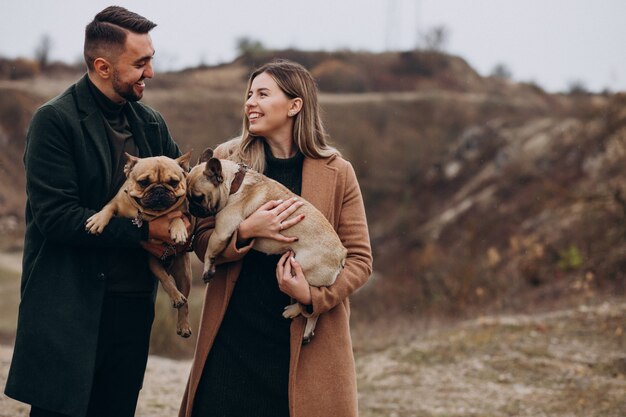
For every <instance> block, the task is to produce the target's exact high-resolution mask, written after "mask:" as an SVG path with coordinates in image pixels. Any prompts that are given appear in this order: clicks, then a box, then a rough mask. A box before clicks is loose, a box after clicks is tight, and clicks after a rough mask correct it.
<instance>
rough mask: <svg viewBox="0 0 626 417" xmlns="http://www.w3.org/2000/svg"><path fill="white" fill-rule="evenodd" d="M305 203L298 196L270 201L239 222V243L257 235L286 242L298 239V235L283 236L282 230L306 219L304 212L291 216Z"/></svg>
mask: <svg viewBox="0 0 626 417" xmlns="http://www.w3.org/2000/svg"><path fill="white" fill-rule="evenodd" d="M303 204H304V203H303V202H302V200H300V199H299V198H298V197H294V198H290V199H289V200H285V201H282V200H271V201H268V202H267V203H265V204H263V205H262V206H261V207H259V208H258V209H257V211H255V212H254V213H252V214H251V215H250V216H248V218H247V219H245V220H244V221H242V222H241V224H239V233H238V235H237V237H238V243H243V242H245V241H247V240H250V239H252V238H255V237H265V238H269V239H274V240H277V241H279V242H286V243H291V242H295V241H297V240H298V238H297V237H287V236H283V235H282V234H281V233H280V232H281V231H283V230H285V229H289V228H290V227H291V226H293V225H294V224H296V223H298V222H300V221H302V219H304V214H301V215H299V216H294V217H293V218H291V219H290V218H289V216H291V215H292V214H293V213H294V212H295V211H296V210H298V208H300V207H301V206H302V205H303Z"/></svg>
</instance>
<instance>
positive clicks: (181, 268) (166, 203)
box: [85, 152, 191, 337]
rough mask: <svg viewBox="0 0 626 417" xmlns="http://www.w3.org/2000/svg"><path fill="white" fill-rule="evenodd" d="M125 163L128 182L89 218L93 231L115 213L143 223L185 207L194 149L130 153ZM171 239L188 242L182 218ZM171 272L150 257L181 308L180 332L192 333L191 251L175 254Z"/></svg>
mask: <svg viewBox="0 0 626 417" xmlns="http://www.w3.org/2000/svg"><path fill="white" fill-rule="evenodd" d="M126 158H127V163H126V165H125V166H124V173H125V174H126V181H125V182H124V184H123V185H122V187H121V188H120V190H119V191H118V193H117V194H116V195H115V197H113V198H112V199H111V201H109V202H108V203H107V204H106V205H105V206H104V207H103V208H102V210H100V211H99V212H98V213H96V214H94V215H93V216H91V217H90V218H89V219H87V222H86V225H85V228H86V230H87V231H88V232H89V233H92V234H96V235H97V234H100V233H102V231H103V230H104V228H105V227H106V225H107V224H109V221H110V220H111V218H112V217H113V216H120V217H128V218H131V219H133V221H134V222H135V223H136V224H137V225H138V226H140V224H141V222H143V221H150V220H153V219H155V218H157V217H160V216H163V215H166V214H167V213H170V212H172V211H174V210H176V209H184V208H185V202H186V197H187V192H186V190H187V181H186V180H185V179H186V176H187V172H188V171H189V160H190V158H191V152H188V153H186V154H184V155H182V156H181V157H179V158H177V159H172V158H168V157H166V156H154V157H149V158H137V157H135V156H132V155H129V154H126ZM170 233H171V238H172V240H174V241H175V242H176V243H177V244H183V243H185V242H186V241H187V237H188V236H187V229H186V227H185V223H184V222H183V220H182V219H180V218H176V219H173V220H172V222H171V224H170ZM172 256H173V261H172V264H171V268H170V271H171V273H172V274H171V275H170V274H168V272H167V270H166V269H165V267H164V266H163V264H162V262H161V260H160V259H158V258H156V257H155V256H150V258H149V266H150V270H151V271H152V273H153V274H154V275H155V276H156V277H157V278H158V279H159V281H161V285H162V286H163V289H164V290H165V292H166V293H167V294H168V295H169V297H170V300H171V302H172V306H173V307H174V308H177V309H178V323H177V326H176V333H178V334H179V335H181V336H182V337H189V336H191V327H190V326H189V307H188V306H187V297H189V291H190V289H191V260H190V255H189V253H188V252H184V253H180V254H174V255H172Z"/></svg>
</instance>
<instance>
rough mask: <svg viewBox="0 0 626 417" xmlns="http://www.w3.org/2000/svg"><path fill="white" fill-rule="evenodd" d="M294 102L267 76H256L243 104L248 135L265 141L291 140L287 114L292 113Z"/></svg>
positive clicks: (291, 119)
mask: <svg viewBox="0 0 626 417" xmlns="http://www.w3.org/2000/svg"><path fill="white" fill-rule="evenodd" d="M294 100H297V99H290V98H289V97H287V95H286V94H285V93H284V92H283V91H282V90H281V89H280V87H278V84H276V81H274V79H273V78H272V77H271V76H270V75H269V74H267V73H265V72H263V73H261V74H259V75H257V76H256V77H255V78H254V80H252V84H251V85H250V91H248V100H247V101H246V104H245V111H246V117H247V118H248V122H249V127H248V130H249V131H250V133H252V134H253V135H257V136H263V137H265V138H267V139H284V138H288V139H290V140H291V133H292V130H293V118H292V117H290V113H289V112H290V111H293V106H294Z"/></svg>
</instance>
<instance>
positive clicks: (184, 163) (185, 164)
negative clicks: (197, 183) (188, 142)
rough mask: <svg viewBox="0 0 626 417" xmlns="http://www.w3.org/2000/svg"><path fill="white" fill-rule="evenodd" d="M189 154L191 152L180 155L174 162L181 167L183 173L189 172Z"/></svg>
mask: <svg viewBox="0 0 626 417" xmlns="http://www.w3.org/2000/svg"><path fill="white" fill-rule="evenodd" d="M191 152H192V151H189V152H187V153H186V154H184V155H181V156H179V157H178V158H176V162H177V163H178V165H180V166H181V168H182V169H183V170H184V171H185V172H189V161H190V160H191Z"/></svg>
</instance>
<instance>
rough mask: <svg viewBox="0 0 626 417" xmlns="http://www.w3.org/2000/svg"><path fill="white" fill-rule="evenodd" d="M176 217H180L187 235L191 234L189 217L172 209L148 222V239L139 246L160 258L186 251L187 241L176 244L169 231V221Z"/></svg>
mask: <svg viewBox="0 0 626 417" xmlns="http://www.w3.org/2000/svg"><path fill="white" fill-rule="evenodd" d="M178 218H180V219H182V221H183V223H184V224H185V228H186V229H187V235H188V236H191V222H190V221H189V218H188V217H187V216H186V215H185V214H184V213H183V212H182V211H173V212H171V213H168V214H167V215H165V216H161V217H157V218H156V219H154V220H152V221H151V222H149V223H148V237H149V240H148V241H144V242H141V246H142V247H143V248H144V249H145V250H146V251H148V252H149V253H150V254H152V255H154V256H156V257H157V258H160V259H163V258H166V257H168V256H171V255H174V254H178V253H181V252H184V251H186V250H187V247H188V244H189V242H186V243H184V244H180V245H177V244H176V243H175V242H174V240H173V239H172V236H171V233H170V223H171V222H172V220H174V219H178Z"/></svg>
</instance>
